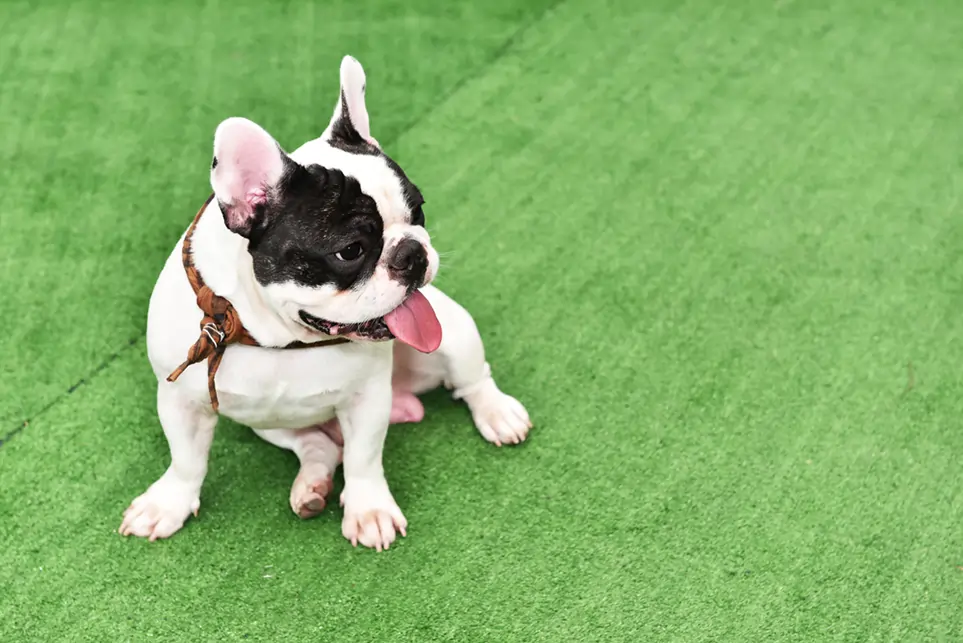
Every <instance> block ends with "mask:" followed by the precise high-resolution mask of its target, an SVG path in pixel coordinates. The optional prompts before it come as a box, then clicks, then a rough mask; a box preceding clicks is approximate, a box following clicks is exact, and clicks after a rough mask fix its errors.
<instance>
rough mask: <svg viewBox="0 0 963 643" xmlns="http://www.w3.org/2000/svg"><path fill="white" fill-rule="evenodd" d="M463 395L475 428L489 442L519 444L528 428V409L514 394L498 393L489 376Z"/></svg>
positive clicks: (530, 423)
mask: <svg viewBox="0 0 963 643" xmlns="http://www.w3.org/2000/svg"><path fill="white" fill-rule="evenodd" d="M464 399H465V402H467V403H468V408H469V409H471V416H472V419H473V420H474V421H475V426H476V427H478V432H479V433H481V434H482V437H484V438H485V439H486V440H488V441H489V442H491V443H492V444H495V445H496V446H502V445H503V444H519V443H521V442H524V440H525V438H526V437H528V430H529V429H531V428H532V421H531V419H529V417H528V411H526V410H525V407H524V406H522V404H521V402H519V401H518V400H516V399H515V398H514V397H512V396H511V395H506V394H505V393H502V392H501V391H500V390H499V389H498V387H497V386H495V383H494V382H493V381H491V380H489V381H488V382H486V383H485V385H483V386H481V387H479V388H478V389H477V390H475V391H473V392H472V393H470V394H468V395H465V398H464Z"/></svg>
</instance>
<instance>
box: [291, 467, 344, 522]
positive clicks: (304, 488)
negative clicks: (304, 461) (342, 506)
mask: <svg viewBox="0 0 963 643" xmlns="http://www.w3.org/2000/svg"><path fill="white" fill-rule="evenodd" d="M333 486H334V483H333V481H332V480H331V476H326V477H320V478H317V477H316V478H311V477H309V476H304V475H302V474H298V477H297V478H295V480H294V484H293V485H291V509H292V510H293V511H294V513H295V514H297V515H298V516H299V517H301V518H314V517H315V516H317V515H318V514H320V513H321V512H322V511H324V508H325V506H326V505H327V496H328V494H329V493H331V488H332V487H333Z"/></svg>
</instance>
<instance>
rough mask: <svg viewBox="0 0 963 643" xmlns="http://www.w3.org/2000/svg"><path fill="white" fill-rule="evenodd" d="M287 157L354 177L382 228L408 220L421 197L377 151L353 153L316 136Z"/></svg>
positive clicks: (395, 167)
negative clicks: (368, 198)
mask: <svg viewBox="0 0 963 643" xmlns="http://www.w3.org/2000/svg"><path fill="white" fill-rule="evenodd" d="M290 157H291V158H292V159H293V160H294V161H295V162H297V163H299V164H301V165H304V166H308V165H312V164H315V163H316V164H318V165H321V166H322V167H325V168H328V169H333V170H340V171H341V172H343V173H344V174H345V176H350V177H353V178H355V179H356V180H357V181H358V183H360V184H361V191H362V192H364V193H365V194H367V195H368V196H370V197H371V198H372V199H374V202H375V204H376V205H377V206H378V212H379V213H380V214H381V216H382V218H383V219H384V222H385V227H386V228H387V227H388V226H390V225H393V224H396V223H406V222H408V221H409V220H410V217H411V211H412V209H414V208H415V207H417V206H419V205H421V203H422V201H423V199H422V196H421V193H420V192H419V191H418V188H417V187H415V185H414V184H413V183H412V182H411V181H409V180H408V177H406V176H405V174H404V172H403V171H402V170H401V168H399V167H398V165H397V164H396V163H394V161H392V160H391V159H389V158H388V157H387V156H385V155H383V154H380V153H379V154H369V153H360V154H359V153H354V152H351V151H346V150H344V149H341V148H339V147H334V146H332V145H330V144H329V143H328V142H327V141H324V140H321V139H316V140H313V141H309V142H307V143H305V144H304V145H302V146H301V147H299V148H298V149H296V150H295V151H294V152H293V153H291V154H290Z"/></svg>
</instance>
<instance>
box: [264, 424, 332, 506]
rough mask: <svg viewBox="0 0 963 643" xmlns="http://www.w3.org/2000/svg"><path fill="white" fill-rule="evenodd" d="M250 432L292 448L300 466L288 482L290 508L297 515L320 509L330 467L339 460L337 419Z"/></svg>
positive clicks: (328, 485)
mask: <svg viewBox="0 0 963 643" xmlns="http://www.w3.org/2000/svg"><path fill="white" fill-rule="evenodd" d="M332 423H333V425H334V426H332ZM254 432H255V433H256V434H257V435H258V437H260V438H262V439H264V440H266V441H268V442H270V443H271V444H273V445H275V446H278V447H281V448H282V449H287V450H289V451H293V452H294V454H295V455H296V456H298V460H299V461H300V462H301V470H300V471H298V475H297V477H296V478H295V479H294V483H293V484H292V485H291V494H290V497H289V500H290V503H291V510H292V511H294V513H295V514H297V515H298V516H300V517H301V518H313V517H314V516H317V515H318V514H319V513H321V511H323V510H324V507H325V504H326V502H327V496H328V494H329V493H331V489H332V487H333V485H334V481H333V477H334V470H335V469H336V468H337V466H338V464H339V463H340V462H341V449H342V445H343V442H342V441H341V431H340V429H339V428H338V427H337V421H336V420H334V421H332V422H327V423H325V424H324V425H322V426H320V427H311V428H308V429H299V430H296V431H292V430H287V429H268V430H259V429H255V430H254Z"/></svg>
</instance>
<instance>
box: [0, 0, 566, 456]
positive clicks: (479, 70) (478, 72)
mask: <svg viewBox="0 0 963 643" xmlns="http://www.w3.org/2000/svg"><path fill="white" fill-rule="evenodd" d="M564 2H566V0H555V1H554V2H551V3H549V4H547V5H546V6H545V8H544V9H542V10H541V11H539V12H538V13H535V14H533V15H532V16H531V17H529V18H528V19H527V20H525V21H523V22H522V23H521V24H520V25H518V27H517V28H516V29H515V30H514V31H513V32H512V33H511V35H509V36H508V38H506V39H505V41H504V42H502V44H501V45H499V46H498V48H496V49H495V51H494V52H492V54H491V55H490V56H489V57H488V59H487V60H486V61H485V62H483V63H482V64H480V65H478V66H477V67H476V68H475V69H474V70H473V71H472V72H471V73H469V74H467V75H465V76H462V77H461V78H460V79H458V80H457V81H456V82H455V84H453V85H452V86H451V87H450V88H448V90H447V91H445V93H444V94H442V95H441V97H439V99H438V100H436V101H435V102H434V103H433V105H432V106H431V107H430V108H428V109H427V110H425V111H424V112H422V113H421V115H419V116H417V117H415V118H413V119H412V120H411V121H410V122H409V123H408V124H407V125H405V126H403V127H402V128H401V129H400V130H399V131H398V133H397V134H396V135H395V136H393V137H392V138H391V142H397V141H398V140H399V139H400V138H402V137H403V136H404V135H405V134H407V133H408V132H410V131H411V130H412V129H414V128H415V127H416V126H417V125H418V124H419V123H421V122H423V121H425V120H427V119H428V118H429V117H430V116H431V115H432V114H434V113H435V111H436V110H437V109H438V108H439V107H440V106H442V105H444V104H445V103H447V102H448V101H449V100H450V99H451V97H452V96H454V95H455V94H457V93H458V92H459V91H461V89H462V88H464V87H465V86H466V85H468V83H470V82H472V81H473V80H475V79H477V78H479V77H481V76H482V74H483V73H484V72H486V71H488V70H489V69H490V68H491V67H492V66H493V65H494V64H495V63H497V62H498V61H499V60H501V59H502V58H503V57H504V56H505V54H506V53H508V50H509V49H511V48H512V46H513V45H514V44H515V43H516V42H518V40H519V38H521V36H522V35H523V34H524V33H525V32H526V31H528V30H529V29H530V28H531V27H532V26H534V25H536V24H538V23H539V22H541V21H542V20H543V19H544V18H545V16H547V15H548V14H549V13H551V12H552V11H554V10H555V9H556V8H557V7H558V6H559V5H561V4H562V3H564ZM142 337H144V333H140V334H138V335H137V336H136V337H132V338H131V339H129V340H127V343H126V344H124V345H123V346H121V347H120V348H119V349H118V350H116V351H114V352H113V353H111V354H110V355H108V356H107V358H106V359H104V360H103V361H102V362H101V363H100V364H98V365H97V366H95V367H94V369H93V370H91V371H90V372H89V373H88V374H87V375H86V376H84V377H82V378H80V379H79V380H77V381H76V382H74V383H73V384H71V385H70V387H68V388H67V389H66V390H65V391H63V392H62V393H60V394H59V395H57V396H55V397H54V398H53V399H52V400H50V401H49V402H47V404H45V405H44V406H42V407H40V409H39V410H38V411H37V412H36V413H34V414H33V415H31V416H29V417H28V418H26V419H25V420H23V421H21V422H20V423H18V424H17V425H16V426H15V427H14V428H13V429H11V430H9V431H8V432H7V433H6V435H4V436H3V437H0V448H2V447H3V445H4V444H6V443H7V442H9V441H10V440H12V439H13V438H15V437H16V436H17V435H19V434H20V433H22V432H23V430H24V429H26V428H27V427H29V426H30V423H31V422H34V421H36V420H37V418H39V417H40V416H42V415H44V414H45V413H46V412H47V411H49V410H50V409H52V408H54V407H55V406H57V405H59V404H60V403H61V402H63V401H64V400H66V399H67V398H68V397H69V396H70V395H72V394H73V393H74V392H75V391H77V390H78V389H79V388H81V387H83V386H85V385H86V384H88V383H90V381H91V380H92V379H93V378H94V377H96V376H97V375H99V374H100V373H101V372H102V371H104V370H106V369H107V367H108V366H110V365H111V364H112V363H114V362H115V361H117V359H118V358H120V356H121V355H123V354H124V353H126V352H127V351H129V350H130V349H131V348H133V347H134V346H135V345H136V344H137V343H138V342H139V341H140V339H141V338H142Z"/></svg>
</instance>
